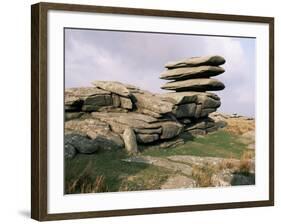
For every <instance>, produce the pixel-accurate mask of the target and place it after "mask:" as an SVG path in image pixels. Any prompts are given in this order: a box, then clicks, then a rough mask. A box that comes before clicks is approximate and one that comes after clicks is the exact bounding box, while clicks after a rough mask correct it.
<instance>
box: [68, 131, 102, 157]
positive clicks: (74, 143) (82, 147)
mask: <svg viewBox="0 0 281 224" xmlns="http://www.w3.org/2000/svg"><path fill="white" fill-rule="evenodd" d="M64 144H65V146H66V147H65V150H66V151H65V152H67V154H68V155H69V156H70V155H71V156H72V157H73V155H74V152H73V148H74V149H76V150H77V151H78V152H80V153H85V154H89V153H93V152H95V151H97V150H98V149H99V144H98V142H97V141H94V140H92V139H90V138H89V137H88V136H86V135H81V134H77V133H71V134H66V135H65V139H64Z"/></svg>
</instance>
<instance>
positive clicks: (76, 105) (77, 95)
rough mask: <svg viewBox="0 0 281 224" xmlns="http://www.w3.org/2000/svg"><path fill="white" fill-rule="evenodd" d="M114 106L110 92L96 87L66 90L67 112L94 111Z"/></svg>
mask: <svg viewBox="0 0 281 224" xmlns="http://www.w3.org/2000/svg"><path fill="white" fill-rule="evenodd" d="M111 104H112V99H111V95H110V92H108V91H104V90H101V89H98V88H96V87H81V88H69V89H67V90H65V111H81V108H83V109H82V110H84V111H94V110H97V109H99V108H100V107H102V106H108V105H111Z"/></svg>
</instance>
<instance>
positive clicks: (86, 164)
mask: <svg viewBox="0 0 281 224" xmlns="http://www.w3.org/2000/svg"><path fill="white" fill-rule="evenodd" d="M245 149H246V145H245V144H243V143H241V142H239V140H238V138H237V136H235V135H233V134H230V133H228V132H226V131H223V130H221V131H218V132H215V133H212V134H209V135H206V136H204V137H196V138H194V139H193V140H190V141H187V142H186V143H185V144H184V145H182V146H178V147H174V148H167V149H154V150H146V151H143V152H142V155H150V156H159V157H166V156H172V155H194V156H214V157H224V158H240V157H241V155H242V153H243V152H244V151H245ZM128 157H129V156H128V155H127V154H126V153H125V152H123V151H105V152H97V153H94V154H91V155H85V154H78V155H77V156H76V157H75V158H73V159H70V160H69V159H66V160H65V192H66V193H87V192H106V191H109V192H116V191H137V190H151V189H159V188H160V187H161V185H162V184H163V183H164V182H165V181H166V180H167V178H168V177H169V176H171V175H173V173H172V172H171V171H169V170H167V169H164V168H160V167H156V166H153V165H148V164H143V163H128V162H124V161H122V159H125V158H128ZM70 186H75V187H74V188H70Z"/></svg>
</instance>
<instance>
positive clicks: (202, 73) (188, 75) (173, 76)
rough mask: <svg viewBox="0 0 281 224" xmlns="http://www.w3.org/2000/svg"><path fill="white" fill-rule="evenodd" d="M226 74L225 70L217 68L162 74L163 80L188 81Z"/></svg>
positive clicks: (194, 68) (179, 69)
mask: <svg viewBox="0 0 281 224" xmlns="http://www.w3.org/2000/svg"><path fill="white" fill-rule="evenodd" d="M223 72H224V69H223V68H221V67H217V66H207V65H204V66H199V67H182V68H176V69H168V70H166V71H164V72H162V73H161V74H160V78H161V79H167V80H186V79H193V78H209V77H211V76H216V75H219V74H221V73H223Z"/></svg>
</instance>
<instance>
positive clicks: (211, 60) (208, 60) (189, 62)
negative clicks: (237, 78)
mask: <svg viewBox="0 0 281 224" xmlns="http://www.w3.org/2000/svg"><path fill="white" fill-rule="evenodd" d="M224 63H225V59H224V58H223V57H221V56H218V55H211V56H204V57H192V58H186V59H183V60H180V61H174V62H168V63H167V64H166V65H165V67H166V68H169V69H172V68H179V67H194V66H201V65H213V66H218V65H222V64H224Z"/></svg>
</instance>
